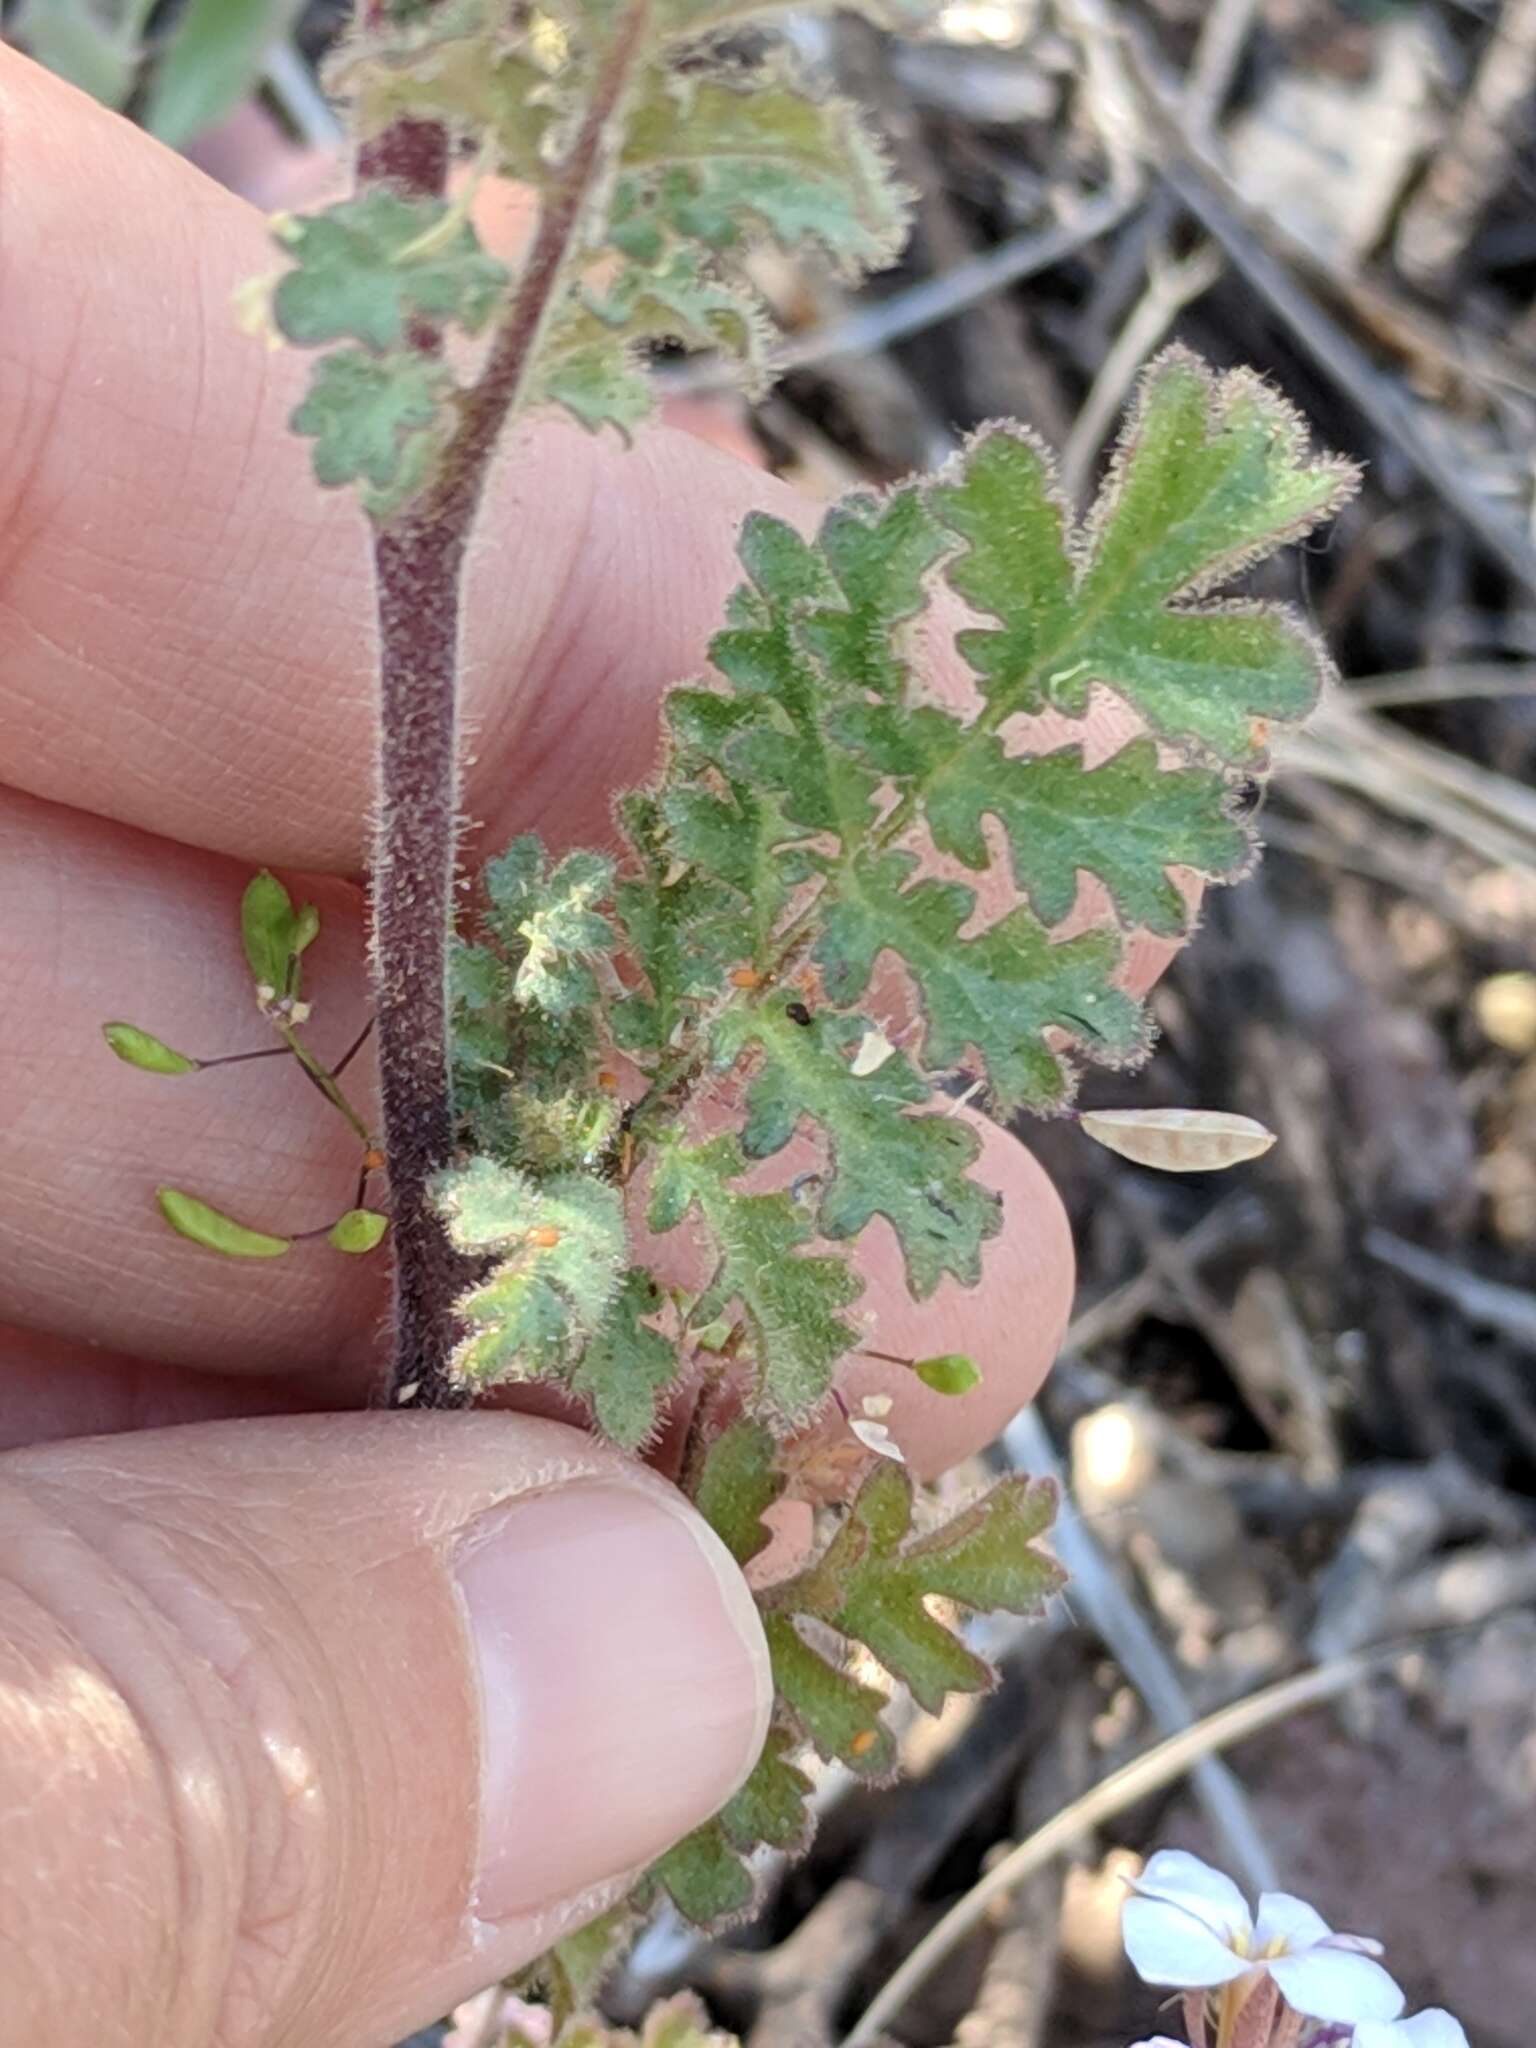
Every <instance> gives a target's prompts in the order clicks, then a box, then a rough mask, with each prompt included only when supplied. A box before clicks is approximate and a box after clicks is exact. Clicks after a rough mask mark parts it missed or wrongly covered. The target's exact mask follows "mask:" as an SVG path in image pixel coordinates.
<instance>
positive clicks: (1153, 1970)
mask: <svg viewBox="0 0 1536 2048" xmlns="http://www.w3.org/2000/svg"><path fill="white" fill-rule="evenodd" d="M1120 1939H1121V1941H1122V1942H1123V1943H1124V1944H1125V1952H1126V1955H1127V1956H1128V1957H1129V1958H1130V1963H1131V1968H1132V1969H1133V1970H1134V1971H1135V1972H1136V1974H1137V1976H1138V1977H1140V1978H1141V1979H1142V1981H1143V1983H1146V1984H1161V1985H1165V1986H1166V1987H1167V1988H1168V1989H1170V1990H1175V1991H1192V1990H1195V1989H1200V1988H1204V1987H1206V1986H1208V1985H1211V1984H1229V1983H1231V1981H1232V1979H1233V1978H1234V1977H1241V1976H1242V1975H1243V1974H1244V1972H1245V1971H1247V1970H1248V1969H1249V1968H1251V1965H1250V1964H1249V1963H1248V1962H1247V1961H1245V1959H1244V1958H1243V1957H1242V1956H1239V1955H1235V1954H1234V1953H1233V1951H1232V1950H1231V1949H1230V1948H1229V1947H1228V1946H1227V1944H1226V1942H1224V1941H1223V1940H1222V1938H1221V1936H1220V1935H1219V1934H1215V1933H1213V1932H1212V1931H1211V1929H1210V1928H1209V1927H1207V1926H1206V1925H1205V1924H1204V1923H1203V1921H1201V1920H1200V1919H1199V1918H1197V1917H1196V1915H1195V1914H1194V1913H1192V1912H1191V1911H1190V1910H1189V1909H1188V1907H1187V1906H1185V1905H1182V1904H1177V1903H1175V1902H1174V1901H1173V1900H1171V1899H1143V1898H1138V1897H1137V1896H1136V1895H1135V1894H1134V1893H1133V1894H1132V1895H1131V1897H1130V1898H1128V1899H1127V1900H1126V1902H1125V1905H1124V1907H1123V1908H1122V1910H1121V1914H1120Z"/></svg>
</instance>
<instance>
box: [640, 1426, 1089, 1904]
mask: <svg viewBox="0 0 1536 2048" xmlns="http://www.w3.org/2000/svg"><path fill="white" fill-rule="evenodd" d="M781 1483H782V1482H781V1481H780V1480H779V1479H778V1478H777V1477H776V1476H775V1473H774V1468H773V1442H772V1438H771V1437H770V1436H769V1435H768V1433H767V1431H766V1430H764V1429H763V1427H762V1425H761V1424H759V1423H753V1422H750V1421H749V1422H743V1423H738V1424H737V1425H735V1426H734V1427H733V1428H732V1429H730V1430H728V1431H726V1432H725V1433H724V1434H723V1435H722V1436H721V1437H719V1438H718V1439H717V1440H716V1442H715V1443H714V1444H713V1445H712V1446H711V1447H710V1449H709V1451H708V1453H707V1454H706V1456H705V1460H704V1465H703V1470H702V1472H701V1473H700V1474H699V1478H698V1484H697V1486H696V1488H695V1499H696V1502H697V1504H698V1505H699V1507H700V1508H701V1510H702V1511H703V1512H704V1513H705V1515H706V1517H707V1518H708V1519H709V1520H710V1522H711V1524H712V1526H713V1527H714V1528H715V1530H716V1531H717V1533H718V1534H720V1535H721V1537H722V1538H723V1539H724V1540H725V1542H726V1543H727V1545H728V1547H729V1548H731V1550H732V1552H733V1554H734V1555H735V1556H736V1557H737V1559H738V1561H745V1560H746V1559H747V1558H749V1557H750V1556H752V1555H753V1553H754V1551H755V1548H756V1547H757V1542H758V1539H759V1537H760V1535H761V1525H760V1516H761V1514H762V1512H763V1509H764V1508H765V1507H766V1506H767V1505H768V1504H769V1500H770V1499H771V1498H772V1496H773V1494H774V1493H775V1492H776V1491H777V1488H778V1486H779V1485H780V1484H781ZM1055 1500H1056V1496H1055V1490H1054V1488H1053V1487H1052V1486H1051V1485H1050V1484H1049V1483H1036V1482H1031V1481H1029V1480H1025V1479H1022V1478H1020V1479H1007V1480H1004V1481H1002V1482H1001V1483H1000V1484H999V1485H997V1486H995V1487H994V1488H993V1489H992V1491H991V1492H990V1493H988V1494H986V1495H984V1496H983V1498H982V1499H980V1500H978V1501H976V1502H974V1503H973V1504H972V1505H971V1506H969V1507H967V1508H963V1509H961V1510H960V1512H959V1513H958V1514H956V1515H954V1516H952V1517H951V1518H950V1519H949V1520H948V1521H946V1522H943V1523H940V1524H939V1525H938V1526H937V1527H935V1528H932V1529H930V1530H927V1531H926V1532H924V1533H921V1534H918V1533H916V1532H915V1531H914V1528H913V1495H912V1486H911V1482H910V1481H909V1479H908V1477H907V1475H906V1473H905V1471H903V1470H902V1469H901V1468H900V1467H899V1466H895V1465H891V1464H885V1463H882V1464H877V1465H876V1466H875V1467H874V1469H873V1470H872V1471H871V1472H870V1474H869V1476H868V1477H867V1478H866V1479H865V1481H864V1483H863V1485H862V1486H861V1488H860V1490H859V1493H858V1496H857V1498H856V1500H855V1501H854V1503H853V1506H852V1508H851V1509H850V1511H849V1513H848V1515H847V1518H846V1520H845V1521H844V1522H843V1523H842V1524H841V1526H840V1527H839V1529H838V1531H837V1533H836V1534H835V1535H834V1536H833V1538H832V1540H831V1542H830V1543H829V1544H828V1545H827V1547H826V1549H825V1550H824V1551H823V1553H822V1554H821V1556H820V1557H818V1558H817V1559H816V1560H815V1561H814V1562H813V1563H812V1564H810V1565H809V1566H808V1567H807V1568H806V1569H805V1570H804V1571H802V1572H801V1573H800V1574H799V1575H798V1576H797V1577H795V1578H793V1579H790V1580H788V1581H784V1582H781V1583H779V1584H777V1585H773V1586H770V1587H768V1588H767V1589H766V1590H764V1591H761V1592H759V1594H758V1602H759V1607H760V1609H761V1611H762V1614H763V1621H764V1628H765V1631H766V1634H767V1637H768V1647H769V1654H770V1657H771V1659H772V1665H773V1680H774V1689H775V1695H776V1709H775V1716H776V1718H775V1723H774V1727H773V1729H772V1732H771V1733H770V1735H769V1738H768V1743H767V1746H766V1748H765V1750H764V1752H763V1756H762V1759H761V1760H760V1762H759V1763H758V1766H757V1768H756V1770H755V1771H754V1772H753V1774H752V1776H751V1777H750V1778H749V1779H748V1781H747V1783H746V1784H745V1785H744V1786H743V1788H742V1790H741V1791H740V1792H739V1793H738V1794H737V1795H736V1797H735V1799H733V1800H732V1801H731V1802H730V1804H729V1805H728V1806H727V1807H726V1808H725V1809H724V1810H723V1811H722V1812H721V1813H720V1814H718V1815H717V1816H716V1817H715V1819H714V1820H712V1821H710V1822H709V1823H708V1824H707V1825H706V1826H705V1827H703V1828H699V1829H696V1830H695V1832H694V1833H693V1834H692V1835H689V1836H688V1837H687V1838H686V1839H685V1840H684V1841H683V1842H681V1843H679V1844H678V1846H677V1848H676V1849H674V1850H673V1851H672V1852H671V1853H670V1854H669V1855H668V1856H665V1857H663V1858H662V1859H661V1861H660V1862H659V1863H658V1864H656V1865H655V1866H654V1868H653V1870H652V1872H651V1876H652V1879H653V1880H654V1881H655V1882H656V1883H657V1884H658V1885H659V1886H660V1887H661V1888H662V1889H663V1890H664V1891H666V1892H667V1894H668V1895H669V1896H670V1897H671V1899H672V1901H673V1903H674V1904H675V1905H676V1906H677V1908H678V1910H679V1911H680V1912H681V1913H683V1914H684V1916H685V1917H687V1918H688V1919H690V1920H693V1921H695V1922H696V1923H697V1924H699V1925H701V1926H710V1925H716V1924H718V1923H719V1922H721V1921H722V1920H729V1919H733V1918H736V1917H738V1916H739V1915H740V1914H741V1913H743V1912H744V1911H745V1910H746V1909H747V1907H748V1906H749V1905H750V1904H751V1902H752V1898H753V1894H754V1883H753V1878H752V1873H751V1869H750V1867H749V1864H748V1862H747V1859H748V1858H749V1857H750V1856H751V1854H752V1852H753V1851H754V1850H755V1849H756V1848H757V1847H758V1846H760V1845H762V1844H764V1843H767V1844H771V1845H773V1846H774V1847H777V1848H780V1849H784V1850H787V1851H789V1852H790V1853H795V1852H797V1851H799V1850H801V1849H803V1848H804V1847H805V1844H806V1841H807V1839H808V1836H809V1832H810V1814H809V1812H808V1810H807V1806H806V1800H807V1797H808V1794H809V1791H810V1786H809V1783H808V1781H807V1779H806V1777H805V1775H804V1773H803V1772H801V1771H800V1770H798V1769H797V1768H796V1766H795V1763H794V1761H793V1757H794V1750H795V1745H796V1741H797V1739H805V1740H809V1741H810V1742H811V1743H812V1745H813V1746H814V1747H815V1748H816V1749H817V1751H818V1752H819V1753H820V1754H821V1755H822V1756H824V1757H827V1758H829V1759H830V1758H836V1759H838V1760H839V1761H840V1762H841V1763H843V1764H844V1765H845V1766H846V1767H847V1768H848V1769H849V1770H851V1771H854V1772H856V1773H857V1774H858V1775H860V1776H861V1777H864V1778H867V1779H872V1780H877V1781H878V1780H879V1779H882V1778H886V1777H889V1776H890V1774H891V1772H892V1770H893V1769H894V1768H895V1764H896V1745H895V1739H894V1737H893V1736H892V1734H891V1731H890V1729H889V1728H887V1726H886V1725H885V1721H884V1718H883V1716H884V1710H885V1708H886V1706H887V1705H888V1704H889V1702H888V1700H887V1698H886V1696H885V1694H884V1693H883V1692H882V1691H881V1690H880V1689H879V1688H878V1687H877V1686H874V1685H872V1684H869V1683H866V1682H865V1681H864V1680H863V1679H860V1678H855V1677H854V1676H853V1675H852V1674H851V1672H849V1671H848V1669H847V1668H846V1667H845V1664H844V1662H843V1659H842V1657H841V1655H840V1653H839V1647H838V1646H839V1644H840V1643H845V1644H850V1645H851V1644H860V1645H863V1646H864V1647H865V1648H867V1649H869V1650H870V1651H872V1652H873V1654H874V1655H875V1657H877V1658H878V1659H879V1661H880V1663H881V1664H882V1665H883V1666H884V1668H885V1669H886V1670H887V1671H888V1672H889V1673H890V1674H891V1675H892V1676H893V1677H895V1678H898V1679H900V1680H901V1682H902V1683H904V1684H905V1685H907V1686H908V1687H909V1689H910V1690H911V1692H912V1694H913V1697H914V1698H915V1699H916V1700H917V1701H918V1702H919V1704H920V1705H922V1706H923V1707H925V1708H927V1709H928V1711H930V1712H937V1711H938V1709H939V1708H940V1706H942V1704H943V1701H944V1699H945V1697H946V1696H947V1694H948V1693H950V1692H977V1691H980V1690H982V1689H983V1688H985V1687H986V1686H988V1685H990V1684H991V1682H992V1678H993V1673H992V1671H991V1669H990V1667H989V1666H988V1665H987V1664H986V1663H985V1662H984V1660H983V1659H981V1658H980V1657H978V1656H977V1655H976V1654H975V1653H974V1652H973V1651H971V1650H970V1649H968V1648H967V1647H966V1645H965V1644H964V1642H963V1641H962V1640H961V1638H960V1636H959V1635H958V1633H957V1632H956V1630H955V1628H954V1627H953V1626H952V1625H951V1624H950V1623H949V1622H948V1621H946V1620H943V1619H940V1618H939V1616H938V1615H936V1614H934V1613H932V1612H931V1611H930V1610H929V1608H928V1605H927V1602H928V1601H929V1600H931V1599H935V1598H940V1599H944V1600H948V1601H952V1602H954V1603H955V1604H956V1605H958V1606H960V1607H965V1608H971V1609H974V1610H977V1611H981V1610H986V1609H993V1608H1004V1609H1006V1610H1007V1611H1008V1612H1010V1613H1014V1614H1031V1613H1033V1612H1035V1611H1036V1610H1037V1609H1038V1608H1039V1607H1040V1606H1041V1604H1042V1603H1043V1602H1044V1601H1045V1600H1046V1599H1047V1598H1048V1597H1049V1596H1050V1595H1051V1594H1052V1593H1053V1592H1055V1591H1056V1590H1057V1589H1058V1588H1059V1587H1060V1585H1061V1583H1062V1577H1063V1575H1062V1573H1061V1572H1060V1570H1059V1569H1058V1567H1057V1566H1056V1565H1055V1563H1054V1562H1053V1561H1052V1560H1051V1558H1050V1557H1049V1556H1048V1555H1047V1554H1046V1553H1045V1552H1044V1551H1043V1550H1042V1549H1041V1548H1040V1547H1039V1538H1040V1537H1041V1536H1042V1535H1043V1534H1044V1532H1045V1530H1046V1529H1047V1527H1048V1526H1049V1524H1050V1521H1051V1518H1052V1516H1053V1514H1054V1511H1055ZM807 1624H808V1625H809V1628H808V1627H807V1626H806V1625H807ZM810 1629H814V1630H816V1631H817V1633H816V1634H815V1635H812V1634H811V1633H810V1632H809V1630H810ZM829 1631H830V1634H829Z"/></svg>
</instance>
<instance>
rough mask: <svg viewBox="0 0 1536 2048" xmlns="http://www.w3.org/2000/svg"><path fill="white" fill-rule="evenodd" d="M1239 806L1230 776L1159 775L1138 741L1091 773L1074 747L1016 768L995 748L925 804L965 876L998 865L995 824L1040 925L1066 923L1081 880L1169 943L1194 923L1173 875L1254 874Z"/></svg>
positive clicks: (944, 778) (1183, 771) (1151, 751)
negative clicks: (986, 827)
mask: <svg viewBox="0 0 1536 2048" xmlns="http://www.w3.org/2000/svg"><path fill="white" fill-rule="evenodd" d="M978 771H979V772H978ZM1230 805H1231V795H1230V791H1229V788H1228V785H1227V783H1226V781H1225V779H1224V778H1223V777H1222V776H1221V775H1219V774H1217V773H1216V772H1215V771H1214V770H1212V769H1208V768H1162V767H1160V766H1159V764H1158V758H1157V746H1156V744H1155V742H1154V741H1152V740H1150V739H1143V740H1132V741H1131V742H1130V744H1129V745H1128V746H1125V747H1122V748H1121V750H1120V752H1119V753H1117V754H1115V755H1114V756H1113V757H1112V758H1111V759H1110V760H1108V761H1106V762H1104V764H1103V765H1102V766H1101V767H1098V768H1095V769H1093V770H1091V771H1089V770H1087V769H1085V767H1084V765H1083V757H1082V751H1081V749H1080V748H1078V747H1075V746H1074V747H1063V748H1060V749H1059V750H1058V751H1057V752H1055V753H1052V754H1041V755H1038V756H1036V757H1035V758H1034V759H1032V760H1010V759H1008V758H1007V757H1006V755H1005V753H1004V749H1003V747H1002V745H1001V743H1000V742H998V741H995V740H994V741H992V742H991V743H990V745H989V746H988V747H986V748H985V749H984V750H982V751H980V752H979V753H978V752H977V751H976V750H972V752H971V753H970V754H969V755H968V756H967V757H966V759H965V762H964V772H962V773H957V774H953V775H949V774H946V773H945V772H944V771H943V770H940V771H939V773H938V774H937V775H936V776H935V777H934V778H933V779H932V780H931V781H930V783H929V786H928V791H927V796H926V799H925V808H926V814H927V818H928V824H929V828H930V830H931V831H932V833H933V839H934V843H935V845H936V846H938V847H940V848H941V849H942V850H943V851H944V852H946V853H953V854H956V855H958V857H959V858H960V859H961V860H963V861H964V862H965V864H966V865H967V867H972V868H977V869H983V868H986V867H987V866H989V865H990V861H991V855H990V852H989V850H988V847H987V843H986V839H985V837H984V835H983V831H982V821H983V819H984V818H985V817H987V816H991V817H994V818H996V819H997V821H998V823H999V824H1000V825H1001V826H1002V827H1003V829H1004V831H1005V832H1006V833H1007V835H1008V844H1009V849H1010V852H1011V854H1012V861H1013V874H1014V880H1015V881H1016V882H1017V883H1018V886H1019V888H1020V889H1021V890H1022V891H1023V892H1024V894H1025V895H1027V896H1028V898H1029V900H1030V903H1031V905H1032V907H1033V908H1034V911H1035V914H1036V916H1037V917H1039V919H1040V920H1041V922H1042V923H1044V924H1047V925H1055V924H1060V923H1061V921H1062V920H1063V919H1064V918H1065V917H1066V916H1067V914H1068V912H1069V911H1070V910H1071V909H1072V906H1073V904H1074V902H1075V901H1076V899H1077V890H1078V877H1079V874H1080V873H1081V874H1090V875H1097V876H1098V878H1099V880H1100V881H1101V882H1103V884H1104V886H1105V888H1106V889H1107V890H1108V891H1109V896H1110V900H1111V902H1112V903H1113V904H1114V907H1115V910H1116V912H1117V913H1118V915H1119V917H1120V919H1121V922H1122V923H1124V924H1126V925H1144V926H1145V927H1146V928H1147V930H1149V931H1153V932H1159V933H1162V934H1164V935H1167V936H1174V935H1177V934H1181V933H1182V932H1183V931H1184V930H1185V928H1186V926H1187V925H1188V922H1189V908H1188V905H1187V903H1186V902H1185V899H1184V897H1183V896H1182V895H1181V894H1180V893H1179V891H1178V889H1177V888H1175V886H1174V884H1173V882H1172V881H1171V880H1170V879H1169V876H1168V869H1169V867H1170V866H1173V865H1178V866H1181V867H1187V868H1192V869H1193V870H1194V871H1195V872H1196V873H1198V874H1202V875H1205V876H1206V877H1207V878H1208V879H1211V880H1218V881H1229V880H1231V879H1232V878H1233V877H1234V876H1236V875H1238V874H1240V873H1241V872H1242V870H1243V869H1244V868H1245V867H1246V866H1247V864H1248V859H1249V854H1250V845H1249V836H1248V833H1247V832H1246V831H1245V830H1244V828H1243V826H1242V825H1241V824H1240V823H1239V822H1238V821H1237V819H1236V818H1235V817H1234V816H1233V815H1232V812H1231V808H1230Z"/></svg>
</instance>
